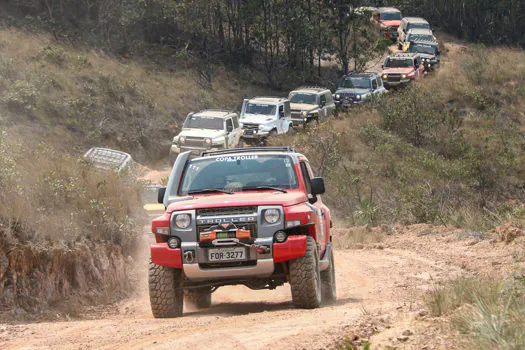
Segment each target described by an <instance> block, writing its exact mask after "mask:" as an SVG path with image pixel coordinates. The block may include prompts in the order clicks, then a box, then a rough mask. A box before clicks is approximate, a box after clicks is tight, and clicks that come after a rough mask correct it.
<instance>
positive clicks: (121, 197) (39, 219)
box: [0, 134, 141, 247]
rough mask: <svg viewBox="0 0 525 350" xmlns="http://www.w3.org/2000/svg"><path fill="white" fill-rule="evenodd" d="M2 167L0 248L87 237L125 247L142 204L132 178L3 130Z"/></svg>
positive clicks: (0, 159) (0, 156)
mask: <svg viewBox="0 0 525 350" xmlns="http://www.w3.org/2000/svg"><path fill="white" fill-rule="evenodd" d="M31 146H32V147H31ZM0 169H1V171H0V187H1V188H2V191H1V192H0V213H1V214H0V223H1V226H0V231H1V232H2V235H1V236H0V241H1V242H0V245H1V246H11V245H14V244H17V243H34V244H36V243H45V242H48V243H52V244H53V243H57V242H65V243H71V242H75V241H83V240H89V241H91V242H107V243H109V244H118V245H122V246H124V247H129V244H130V243H131V242H130V238H131V237H132V235H133V234H134V233H135V232H136V231H137V226H136V225H137V218H138V217H139V214H140V212H139V210H140V203H141V202H140V197H139V194H140V191H139V190H140V188H139V186H138V185H137V184H135V183H134V181H133V180H131V179H130V178H128V177H125V176H119V175H116V174H113V173H101V172H99V171H98V170H96V169H94V168H93V167H91V166H89V165H88V164H86V163H84V162H83V161H80V160H77V159H75V158H73V157H71V156H69V155H67V154H63V153H58V152H55V151H54V150H53V149H52V148H50V147H48V146H47V145H46V144H39V145H31V143H29V144H26V145H22V144H19V143H15V142H13V141H11V140H8V139H7V135H6V134H3V135H1V136H0ZM138 227H140V226H138Z"/></svg>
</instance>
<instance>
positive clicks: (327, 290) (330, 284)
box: [321, 249, 337, 303]
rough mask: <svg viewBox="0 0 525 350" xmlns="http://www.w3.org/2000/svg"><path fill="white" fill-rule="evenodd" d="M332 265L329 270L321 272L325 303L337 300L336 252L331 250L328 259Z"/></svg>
mask: <svg viewBox="0 0 525 350" xmlns="http://www.w3.org/2000/svg"><path fill="white" fill-rule="evenodd" d="M328 259H329V261H330V263H329V266H328V269H326V270H325V271H322V272H321V283H322V287H321V291H322V295H323V302H328V303H331V302H334V301H335V300H336V299H337V289H336V285H335V264H334V251H333V249H330V256H329V257H328Z"/></svg>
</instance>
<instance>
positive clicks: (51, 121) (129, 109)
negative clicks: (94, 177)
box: [0, 27, 270, 162]
mask: <svg viewBox="0 0 525 350" xmlns="http://www.w3.org/2000/svg"><path fill="white" fill-rule="evenodd" d="M149 57H150V58H148V57H146V56H144V57H136V58H128V59H124V58H120V59H116V58H115V57H110V56H108V55H106V54H104V53H103V52H101V51H98V50H96V49H91V48H84V47H73V46H71V45H68V44H67V43H57V42H55V41H54V40H53V39H52V38H51V36H50V35H44V34H40V35H39V34H29V33H24V32H22V31H20V30H18V29H9V28H1V27H0V113H1V114H2V117H3V118H4V119H5V121H6V124H9V123H8V122H9V121H11V122H16V123H17V124H25V125H29V126H31V125H34V124H37V125H39V126H40V128H41V129H42V130H41V132H39V133H35V134H36V135H34V137H36V138H38V137H41V138H43V136H42V134H43V132H42V131H47V132H51V131H54V132H57V131H56V130H57V129H62V130H64V131H63V133H66V134H70V135H73V139H74V142H75V145H76V146H78V147H79V148H80V147H83V148H90V147H91V146H106V147H111V148H118V149H120V150H123V151H127V152H130V153H132V155H133V157H134V158H135V159H138V160H140V161H144V162H154V161H156V160H158V159H160V158H162V157H163V156H165V155H167V153H168V151H169V147H168V146H167V145H166V142H167V143H169V142H170V141H171V139H172V137H173V135H174V134H175V133H176V131H177V130H178V128H179V126H180V125H181V123H182V122H183V120H184V118H185V117H186V115H187V114H188V113H189V112H191V111H198V110H200V109H204V108H223V109H228V110H230V109H232V108H233V107H237V106H239V105H240V104H241V103H242V99H243V97H248V96H252V95H256V94H264V95H268V94H270V92H269V89H267V88H265V87H264V86H263V84H261V83H260V82H261V79H262V78H261V77H259V76H257V74H256V73H253V72H246V71H244V70H242V69H241V71H240V72H237V73H235V72H231V71H228V70H227V69H226V68H224V67H223V66H212V67H209V69H210V71H209V72H208V73H211V75H206V79H204V78H203V75H202V74H201V73H202V71H201V67H200V66H201V65H200V63H199V62H198V61H197V60H196V59H194V58H192V57H191V56H188V55H182V56H180V55H178V54H177V53H176V52H171V53H170V52H169V50H168V51H161V50H158V49H157V51H155V49H153V48H152V51H151V52H150V56H149ZM207 69H208V68H207ZM0 122H1V119H0Z"/></svg>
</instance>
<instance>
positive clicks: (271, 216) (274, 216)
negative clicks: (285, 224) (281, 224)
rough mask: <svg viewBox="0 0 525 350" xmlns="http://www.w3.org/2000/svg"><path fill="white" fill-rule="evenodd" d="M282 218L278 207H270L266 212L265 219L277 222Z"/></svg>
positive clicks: (271, 222)
mask: <svg viewBox="0 0 525 350" xmlns="http://www.w3.org/2000/svg"><path fill="white" fill-rule="evenodd" d="M280 218H281V212H280V211H279V210H277V209H268V210H266V211H265V212H264V221H266V222H267V223H269V224H275V223H276V222H278V221H279V219H280Z"/></svg>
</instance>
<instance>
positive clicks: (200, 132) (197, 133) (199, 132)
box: [178, 129, 226, 139]
mask: <svg viewBox="0 0 525 350" xmlns="http://www.w3.org/2000/svg"><path fill="white" fill-rule="evenodd" d="M224 135H226V132H225V131H224V130H212V129H183V130H181V132H180V133H179V135H178V136H184V137H188V136H189V137H200V138H211V139H213V138H216V137H220V136H224Z"/></svg>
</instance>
